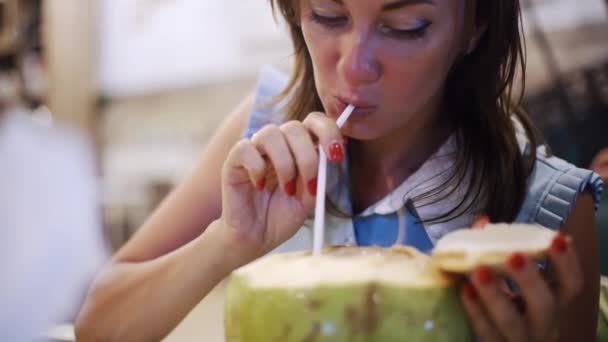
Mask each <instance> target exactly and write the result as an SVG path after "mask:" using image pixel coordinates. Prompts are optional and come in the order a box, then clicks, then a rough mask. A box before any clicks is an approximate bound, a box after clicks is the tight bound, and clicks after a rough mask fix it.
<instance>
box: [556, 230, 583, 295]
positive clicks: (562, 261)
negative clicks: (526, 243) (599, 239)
mask: <svg viewBox="0 0 608 342" xmlns="http://www.w3.org/2000/svg"><path fill="white" fill-rule="evenodd" d="M549 257H550V258H551V263H552V266H553V268H554V270H555V276H556V278H557V283H558V284H559V286H558V303H559V305H560V306H565V305H568V304H569V303H570V302H571V301H572V300H573V299H574V298H575V297H576V296H578V295H579V293H580V292H581V290H582V288H583V274H582V271H581V267H580V264H579V260H578V256H577V255H576V251H575V249H574V248H573V246H572V243H571V242H570V240H569V239H567V238H566V236H565V235H563V234H561V233H560V234H558V235H557V236H556V237H555V238H554V239H553V242H552V244H551V248H550V249H549Z"/></svg>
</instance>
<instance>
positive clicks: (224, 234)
mask: <svg viewBox="0 0 608 342" xmlns="http://www.w3.org/2000/svg"><path fill="white" fill-rule="evenodd" d="M271 4H272V5H273V6H274V8H278V9H279V10H280V12H281V14H282V16H283V17H284V19H285V20H286V22H287V23H288V26H289V32H290V34H291V37H292V40H293V44H294V47H295V65H294V68H293V71H292V74H291V77H288V76H286V75H283V74H282V73H280V72H277V71H275V70H273V69H264V70H263V71H262V72H261V73H260V77H259V80H258V84H257V86H256V88H255V90H254V91H253V93H252V94H251V95H250V96H248V97H247V98H246V99H244V100H243V102H242V103H241V104H240V105H239V106H238V107H237V108H236V109H235V110H234V112H233V113H232V114H230V115H229V116H228V118H227V119H226V121H225V122H224V124H223V125H222V126H221V127H220V128H219V129H218V131H217V132H216V135H215V137H214V138H213V139H212V141H211V142H210V143H209V144H208V146H207V148H206V150H205V151H204V153H203V154H202V156H201V159H200V162H199V164H198V167H197V168H196V169H195V170H194V172H193V173H192V174H191V176H190V177H188V178H187V179H186V180H184V181H183V183H182V184H181V185H180V186H179V187H178V188H177V189H176V190H175V191H174V192H173V193H172V194H171V195H169V197H168V198H167V199H166V200H165V201H164V202H163V203H162V204H161V205H160V207H159V208H158V209H157V210H156V211H155V212H154V213H153V214H152V216H151V217H150V218H149V219H148V221H147V222H146V223H145V224H144V226H143V227H142V228H141V229H140V230H139V231H138V232H137V233H136V234H135V236H134V237H133V238H132V239H131V240H130V241H128V242H127V244H126V245H125V246H123V247H122V248H121V249H120V250H119V251H118V253H117V254H116V255H115V256H114V257H113V259H112V261H111V262H110V263H109V264H108V265H107V267H105V269H104V270H103V271H102V272H101V273H100V274H99V275H98V277H97V279H96V281H95V283H94V285H93V287H92V289H91V290H90V292H89V295H88V298H87V301H86V303H85V305H84V307H83V308H82V310H81V313H80V315H79V318H78V321H77V324H76V336H77V337H78V338H79V339H81V340H83V341H95V340H99V341H139V340H160V339H162V338H163V337H164V336H165V335H166V334H168V333H169V332H170V331H171V330H172V329H173V328H174V327H175V326H176V325H177V324H178V323H179V322H180V321H181V320H182V319H183V318H184V317H185V315H186V314H187V313H188V312H189V311H190V310H191V309H192V308H193V307H194V305H196V304H197V303H199V302H200V300H201V299H202V298H203V297H204V296H205V295H206V294H207V293H208V292H209V291H211V289H212V288H213V287H214V286H215V285H216V284H218V283H219V282H220V281H221V280H222V279H223V278H224V277H226V276H227V275H228V274H229V273H230V272H231V271H232V270H234V269H236V268H237V267H240V266H242V265H244V264H247V263H249V262H251V261H252V260H255V259H256V258H258V257H261V256H263V255H265V254H267V253H270V252H280V251H292V250H307V249H310V248H311V245H312V229H311V228H312V224H311V222H312V219H311V218H310V215H311V214H313V213H312V211H313V207H314V201H315V200H314V199H315V196H317V195H318V196H324V195H325V194H316V193H315V191H316V178H315V177H316V174H317V165H318V155H317V152H316V151H317V150H316V148H317V145H319V146H321V147H322V148H323V149H324V150H325V152H326V154H327V156H329V159H330V160H331V162H332V163H330V166H328V167H329V170H328V177H329V178H328V189H329V192H328V194H327V195H328V199H329V201H328V209H331V210H329V212H328V213H327V215H328V216H327V218H326V220H325V222H326V232H327V236H326V241H327V243H328V244H331V245H336V244H338V245H341V244H356V245H379V246H390V245H392V244H394V243H398V244H405V245H410V246H413V247H416V248H418V249H420V250H425V251H428V250H429V249H432V247H433V244H434V243H435V242H436V241H437V240H438V239H439V238H441V236H443V235H445V234H446V233H448V232H450V231H453V230H455V229H460V228H462V227H467V226H471V225H472V224H473V223H474V217H476V216H479V215H487V216H488V217H489V219H490V220H491V221H492V222H530V223H537V224H541V225H543V226H546V227H548V228H551V229H555V230H559V231H560V232H561V233H562V234H559V235H558V236H557V237H556V239H555V241H554V242H553V245H552V248H551V250H550V251H549V257H550V261H551V265H552V266H553V267H551V268H550V270H552V271H551V272H552V273H550V275H549V276H550V277H553V278H554V279H555V280H556V285H557V286H555V287H554V286H553V285H550V284H548V283H547V282H546V281H545V279H544V278H543V276H542V275H541V274H540V272H538V271H537V269H536V265H535V264H534V262H533V261H532V260H529V259H527V258H526V257H525V256H523V255H521V254H519V253H516V254H514V255H513V256H511V258H510V259H509V262H508V267H507V274H508V276H509V277H510V278H511V279H513V280H515V282H516V283H517V284H518V285H519V288H520V289H521V299H522V301H523V302H524V303H525V307H526V310H525V311H524V312H521V311H519V310H518V309H517V307H515V305H513V303H512V302H511V301H510V298H509V297H508V296H507V295H506V294H504V293H503V292H502V291H501V290H500V286H501V282H500V281H499V280H498V279H497V278H496V277H494V275H493V274H492V273H491V272H490V271H489V270H488V269H487V268H483V267H482V268H480V269H478V270H476V271H475V272H474V273H473V275H472V277H471V281H470V282H467V283H465V285H464V286H463V288H462V296H461V299H462V302H463V304H464V307H465V308H466V310H467V312H468V314H469V318H470V321H471V325H472V327H473V328H474V330H475V333H476V335H477V336H478V338H479V340H481V341H591V340H593V339H594V336H595V331H596V322H597V321H596V319H597V313H598V296H599V290H598V288H599V266H598V250H597V236H596V232H595V228H594V226H595V221H594V216H595V210H596V209H597V205H598V202H599V196H600V192H601V190H602V181H601V179H599V177H598V175H597V174H594V173H592V172H591V171H589V170H584V169H580V168H577V167H575V166H574V165H571V164H569V163H567V162H565V161H563V160H562V159H559V158H557V157H554V156H552V155H550V154H549V153H548V152H547V151H548V150H547V149H546V148H545V146H542V145H540V144H539V138H538V137H537V135H536V133H535V131H536V130H535V129H534V127H533V124H532V123H531V121H530V120H529V118H528V116H527V115H526V114H525V113H524V112H523V111H521V110H518V108H517V107H516V106H514V105H511V102H510V101H511V91H510V89H511V86H512V83H513V79H514V77H515V76H514V75H515V74H516V72H517V70H518V65H519V67H521V69H522V71H523V69H524V63H523V59H524V56H523V50H522V46H521V40H520V38H521V36H520V34H521V31H520V29H521V28H520V25H519V24H520V7H519V0H505V1H474V0H456V1H448V0H432V1H426V0H425V1H407V0H406V1H403V0H402V1H395V0H381V1H378V0H341V1H336V0H299V1H290V0H273V1H271ZM349 103H350V104H353V105H355V106H356V107H357V109H356V110H355V112H354V113H353V116H352V117H351V118H350V119H349V121H348V122H347V123H346V125H345V126H344V127H343V128H342V129H341V130H339V129H338V127H337V126H336V123H335V119H336V118H337V116H338V115H339V114H340V113H341V112H342V110H343V109H344V108H345V107H346V106H347V104H349ZM402 218H405V219H406V220H405V221H406V222H408V225H407V228H406V229H407V233H406V234H399V231H398V227H399V225H398V222H399V221H400V220H401V219H402ZM409 223H411V224H409ZM566 235H568V236H569V237H570V239H567V238H566V237H565V236H566ZM399 237H403V239H401V240H396V239H398V238H399Z"/></svg>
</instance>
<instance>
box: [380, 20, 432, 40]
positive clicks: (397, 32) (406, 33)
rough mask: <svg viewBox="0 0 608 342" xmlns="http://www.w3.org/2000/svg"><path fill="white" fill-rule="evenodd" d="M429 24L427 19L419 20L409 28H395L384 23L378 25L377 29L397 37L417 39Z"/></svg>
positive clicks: (422, 35) (422, 34)
mask: <svg viewBox="0 0 608 342" xmlns="http://www.w3.org/2000/svg"><path fill="white" fill-rule="evenodd" d="M430 25H431V23H430V22H429V21H428V20H421V21H420V22H419V23H418V24H417V25H416V26H415V27H413V28H411V29H396V28H393V27H390V26H386V25H380V26H379V28H378V30H379V31H380V32H382V33H384V34H388V35H390V36H392V37H395V38H398V39H418V38H422V37H424V35H425V34H426V30H427V28H428V27H429V26H430Z"/></svg>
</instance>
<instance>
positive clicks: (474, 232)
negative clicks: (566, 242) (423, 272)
mask: <svg viewBox="0 0 608 342" xmlns="http://www.w3.org/2000/svg"><path fill="white" fill-rule="evenodd" d="M556 234H557V233H556V232H555V231H553V230H550V229H548V228H545V227H542V226H539V225H532V224H505V223H501V224H489V225H487V226H485V227H484V228H483V229H462V230H457V231H454V232H451V233H449V234H446V235H445V236H443V237H442V238H441V239H439V241H438V242H437V245H436V246H435V249H434V250H433V253H432V259H433V263H434V264H435V266H436V267H438V268H439V269H441V270H443V271H448V272H456V273H469V272H471V271H473V270H475V269H476V268H477V267H479V266H488V267H492V268H496V269H501V268H503V265H504V264H505V262H506V260H507V258H508V257H509V256H511V255H512V254H513V253H516V252H520V253H524V254H526V255H528V256H530V257H539V256H541V255H543V254H545V252H546V251H547V250H548V249H549V247H550V246H551V242H552V241H553V238H554V237H555V235H556Z"/></svg>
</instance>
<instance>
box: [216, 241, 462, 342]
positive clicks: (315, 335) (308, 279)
mask: <svg viewBox="0 0 608 342" xmlns="http://www.w3.org/2000/svg"><path fill="white" fill-rule="evenodd" d="M225 335H226V340H227V341H229V342H236V341H239V342H240V341H243V342H257V341H259V342H272V341H277V342H289V341H298V342H299V341H349V342H356V341H436V342H442V341H467V340H471V337H472V333H471V330H470V328H469V325H468V320H467V315H466V313H465V312H464V309H463V307H462V305H461V302H460V298H459V290H458V286H457V284H456V283H455V280H454V279H453V278H449V277H447V276H446V275H445V274H443V273H441V272H439V271H437V270H436V268H434V267H431V266H430V258H429V257H428V256H427V255H425V254H422V253H420V252H418V251H417V250H415V249H411V248H407V247H393V248H390V249H382V248H369V247H367V248H365V247H334V248H328V249H326V250H325V251H324V253H323V254H322V255H320V256H313V255H311V253H309V252H293V253H285V254H275V255H271V256H267V257H265V258H262V259H260V260H257V261H255V262H253V263H251V264H249V265H246V266H244V267H242V268H240V269H238V270H236V271H235V272H233V274H232V275H231V277H230V281H229V284H228V288H227V293H226V306H225Z"/></svg>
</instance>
